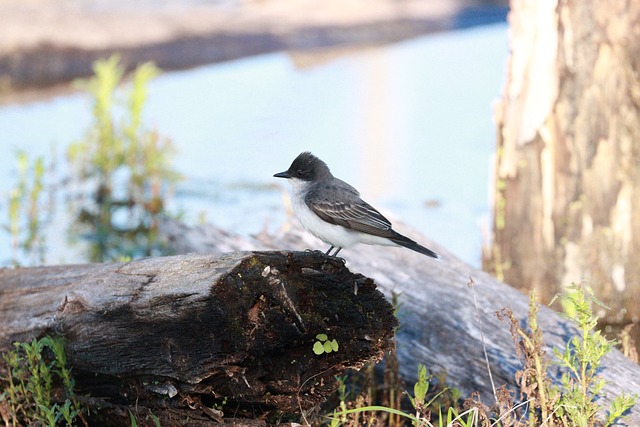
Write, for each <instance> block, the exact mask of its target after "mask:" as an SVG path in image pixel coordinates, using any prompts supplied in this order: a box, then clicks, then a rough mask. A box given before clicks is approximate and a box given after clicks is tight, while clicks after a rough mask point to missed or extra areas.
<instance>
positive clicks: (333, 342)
mask: <svg viewBox="0 0 640 427" xmlns="http://www.w3.org/2000/svg"><path fill="white" fill-rule="evenodd" d="M330 344H331V349H332V350H333V351H338V341H336V340H331V341H330Z"/></svg>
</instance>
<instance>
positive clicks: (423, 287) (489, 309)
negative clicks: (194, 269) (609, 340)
mask: <svg viewBox="0 0 640 427" xmlns="http://www.w3.org/2000/svg"><path fill="white" fill-rule="evenodd" d="M394 225H395V227H394V228H396V229H397V230H398V231H400V232H401V233H403V234H406V235H409V236H411V237H413V238H415V239H416V240H417V241H418V242H420V243H423V244H425V245H426V246H428V247H430V248H433V249H435V251H436V252H437V253H438V254H439V255H441V256H442V259H440V260H433V259H431V258H426V257H424V256H423V255H420V254H418V253H415V252H412V251H409V250H407V249H404V248H392V247H380V246H367V245H360V246H357V247H355V248H349V249H343V250H342V251H341V252H340V256H342V257H344V258H345V259H346V263H347V266H348V267H349V268H350V269H352V270H356V271H360V272H362V273H363V274H365V275H366V276H368V277H371V278H373V279H374V280H375V281H376V284H377V286H378V288H379V289H380V290H382V291H383V292H384V293H385V294H386V295H387V296H388V297H391V296H392V295H393V294H396V295H397V296H398V307H399V309H398V313H397V316H398V321H399V324H400V326H399V328H398V330H397V332H396V340H397V355H398V360H399V364H400V374H401V376H402V378H403V379H404V380H405V381H406V383H407V388H408V389H409V390H410V387H411V384H412V383H413V382H415V381H416V379H417V364H418V363H424V364H426V366H427V368H429V370H430V371H431V372H433V373H438V372H442V373H444V374H445V377H446V383H447V385H448V386H451V387H455V388H457V389H459V390H460V391H461V392H462V395H463V396H470V395H471V393H473V392H475V391H477V392H478V393H479V395H480V397H481V399H482V401H483V402H484V403H485V404H487V405H489V406H491V405H492V404H493V403H494V394H493V390H492V384H491V377H490V374H489V372H491V374H492V376H493V381H494V383H495V386H496V387H500V386H503V385H506V386H507V387H508V388H509V389H510V390H511V391H514V392H515V395H516V396H520V394H519V393H518V392H517V390H518V389H519V388H518V385H517V383H516V379H515V376H516V372H517V371H518V370H520V369H522V362H521V361H520V360H519V359H518V356H517V355H516V350H515V344H514V341H513V339H512V337H511V334H510V331H509V325H508V324H507V323H505V322H503V321H500V320H499V319H498V318H497V316H496V313H497V312H498V311H499V310H501V309H502V308H505V307H506V308H509V309H511V310H512V311H513V312H514V314H515V316H516V318H517V319H518V321H519V322H520V323H524V322H525V321H526V319H527V313H528V309H529V307H528V306H529V299H528V297H527V296H526V295H524V294H522V293H521V292H520V291H518V290H516V289H513V288H511V287H510V286H508V285H505V284H504V283H501V282H499V281H497V280H496V279H495V278H494V277H492V276H490V275H489V274H487V273H485V272H483V271H480V270H477V269H474V268H473V267H470V266H469V265H467V264H465V263H464V262H462V261H460V260H459V259H457V258H456V257H455V256H454V255H452V254H450V253H448V252H447V251H446V249H444V248H442V247H439V246H438V245H436V244H434V243H432V242H429V241H428V240H427V239H426V238H424V237H422V236H420V235H419V234H418V233H417V232H415V231H412V230H407V229H406V228H405V227H403V226H402V224H394ZM160 233H161V234H162V235H163V236H164V237H166V238H167V239H168V240H169V241H170V244H171V247H172V248H173V249H175V250H176V251H178V252H194V251H195V252H216V251H220V250H222V251H229V250H238V249H243V250H249V249H260V250H264V249H276V248H280V249H282V248H294V249H305V248H312V249H319V248H322V249H324V248H325V244H324V243H322V242H320V241H319V240H317V239H315V238H314V237H312V236H311V235H310V234H309V233H307V232H305V231H304V230H303V229H302V228H301V227H300V225H299V224H298V222H297V221H296V220H294V221H292V222H291V223H287V224H286V226H285V227H284V229H282V230H279V231H278V232H277V233H273V234H271V233H268V232H266V231H265V232H263V233H261V234H259V235H258V236H256V237H255V238H251V239H243V238H241V237H239V236H235V235H233V234H231V233H228V232H224V231H220V230H218V229H216V228H215V227H213V226H206V225H205V226H194V227H191V226H186V225H184V224H180V223H177V222H174V221H164V222H163V223H162V224H161V226H160ZM471 281H473V283H474V284H473V285H470V282H471ZM538 324H539V326H540V328H541V329H542V330H543V332H544V338H545V346H546V347H545V351H546V354H547V355H548V357H549V359H550V360H555V358H554V356H553V354H554V353H553V348H560V349H561V350H564V347H565V344H566V343H567V342H568V340H569V339H570V338H571V337H572V336H575V335H577V334H578V331H577V330H576V327H575V325H574V324H573V323H572V322H570V321H568V320H566V319H565V318H563V317H561V316H560V315H558V314H557V313H555V312H554V311H552V310H551V309H549V308H547V307H545V306H542V307H541V308H540V312H539V315H538ZM485 349H486V353H487V355H488V360H489V362H488V363H489V368H487V362H485V353H484V351H485ZM601 374H602V376H603V378H604V379H605V380H606V381H607V386H606V387H605V389H604V394H603V396H602V397H601V399H600V400H599V401H598V402H599V403H600V404H602V405H607V404H608V403H609V402H611V400H612V399H613V398H614V397H615V396H616V395H619V394H620V393H621V392H622V391H625V392H627V393H635V392H637V391H638V390H640V366H638V365H636V364H635V363H633V362H631V361H630V360H628V359H626V358H625V357H624V356H623V355H622V353H621V352H620V351H618V350H614V351H613V352H611V353H610V354H609V355H607V356H606V357H605V358H604V362H603V366H602V370H601ZM552 375H556V376H555V377H554V378H555V379H556V380H558V381H559V375H560V372H555V371H554V373H552ZM619 425H621V426H622V425H627V426H640V405H636V406H635V407H633V408H632V410H631V413H630V415H629V417H628V418H626V419H624V421H623V422H622V423H620V424H619Z"/></svg>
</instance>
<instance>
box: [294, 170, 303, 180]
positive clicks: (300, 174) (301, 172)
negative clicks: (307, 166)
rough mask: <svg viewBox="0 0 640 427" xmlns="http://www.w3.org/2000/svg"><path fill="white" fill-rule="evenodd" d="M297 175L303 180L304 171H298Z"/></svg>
mask: <svg viewBox="0 0 640 427" xmlns="http://www.w3.org/2000/svg"><path fill="white" fill-rule="evenodd" d="M296 175H297V176H299V177H300V178H302V176H303V175H304V172H303V171H302V169H298V170H297V171H296Z"/></svg>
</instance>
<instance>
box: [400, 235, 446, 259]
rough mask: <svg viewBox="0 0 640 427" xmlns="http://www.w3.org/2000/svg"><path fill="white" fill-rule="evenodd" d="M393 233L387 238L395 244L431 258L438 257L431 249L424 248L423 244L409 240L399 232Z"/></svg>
mask: <svg viewBox="0 0 640 427" xmlns="http://www.w3.org/2000/svg"><path fill="white" fill-rule="evenodd" d="M395 234H396V235H395V236H393V237H390V238H389V240H391V241H392V242H394V243H395V244H397V245H400V246H403V247H405V248H407V249H411V250H412V251H416V252H418V253H421V254H422V255H426V256H429V257H431V258H440V257H439V256H438V254H437V253H435V252H434V251H432V250H431V249H428V248H425V247H424V246H422V245H420V244H419V243H417V242H415V241H413V240H411V239H410V238H408V237H406V236H403V235H402V234H400V233H397V232H396V233H395Z"/></svg>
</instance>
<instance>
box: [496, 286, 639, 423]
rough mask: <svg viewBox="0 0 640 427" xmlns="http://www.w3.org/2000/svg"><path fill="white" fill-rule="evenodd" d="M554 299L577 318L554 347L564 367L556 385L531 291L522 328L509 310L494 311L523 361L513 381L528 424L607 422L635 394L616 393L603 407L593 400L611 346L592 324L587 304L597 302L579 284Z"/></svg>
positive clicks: (594, 322) (569, 315) (602, 383)
mask: <svg viewBox="0 0 640 427" xmlns="http://www.w3.org/2000/svg"><path fill="white" fill-rule="evenodd" d="M557 298H559V299H560V301H561V302H562V305H563V307H565V310H566V313H565V317H567V318H568V319H570V320H572V321H574V322H576V323H577V326H578V332H579V333H578V334H577V335H575V336H573V337H572V338H571V339H570V340H569V341H568V342H567V343H566V345H565V348H564V349H557V348H556V349H554V354H555V356H556V357H557V359H558V364H559V365H560V366H561V367H562V368H564V371H565V372H564V374H563V375H562V379H561V381H560V384H556V383H553V382H552V381H551V379H550V377H549V375H548V368H549V361H548V358H547V356H546V354H545V351H544V349H543V339H542V331H541V330H540V328H539V326H538V304H537V303H536V296H535V292H532V293H531V296H530V302H529V315H528V319H527V328H526V329H525V328H523V327H521V326H520V323H519V322H518V320H517V319H516V318H515V316H514V315H513V313H512V312H511V311H510V310H508V309H502V310H501V311H500V313H499V317H500V318H502V319H506V320H508V321H509V323H510V326H511V335H512V336H513V338H514V341H515V342H516V350H517V353H518V355H519V356H520V357H521V359H522V360H523V361H524V366H523V369H522V370H521V371H519V372H518V374H517V375H516V380H517V381H518V383H519V385H520V389H521V392H522V394H523V395H524V396H526V397H527V402H528V403H529V411H528V422H529V426H531V427H533V426H541V425H544V426H548V427H554V426H566V427H570V426H571V427H573V426H579V427H592V426H596V425H597V426H609V425H611V424H612V423H613V422H614V421H615V420H616V419H618V418H620V417H621V416H622V415H623V414H624V412H625V411H627V410H628V409H629V408H631V406H633V405H634V404H635V400H636V398H637V396H630V395H627V394H622V395H621V396H618V397H616V399H615V400H614V401H613V403H612V404H611V406H610V407H609V408H604V407H602V405H601V404H599V403H598V402H597V397H598V396H599V394H600V392H601V391H602V388H603V387H604V386H605V385H606V384H605V381H604V379H603V378H602V377H601V376H599V375H598V369H599V367H600V362H601V359H602V357H604V356H605V355H606V354H607V353H608V352H609V351H611V349H612V348H613V346H614V345H615V342H613V341H609V340H607V339H606V338H605V337H604V336H602V334H601V333H600V332H599V331H597V330H596V329H595V328H596V326H597V322H598V317H597V316H596V315H594V313H593V309H592V304H598V305H600V306H603V305H602V303H600V302H599V301H598V300H597V299H596V298H595V297H594V296H593V292H592V291H591V289H589V288H587V287H585V286H577V285H572V286H570V287H569V288H568V289H567V291H566V292H565V293H563V294H561V295H558V296H557ZM605 413H606V415H604V414H605ZM505 425H518V424H516V423H513V424H507V423H505Z"/></svg>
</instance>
